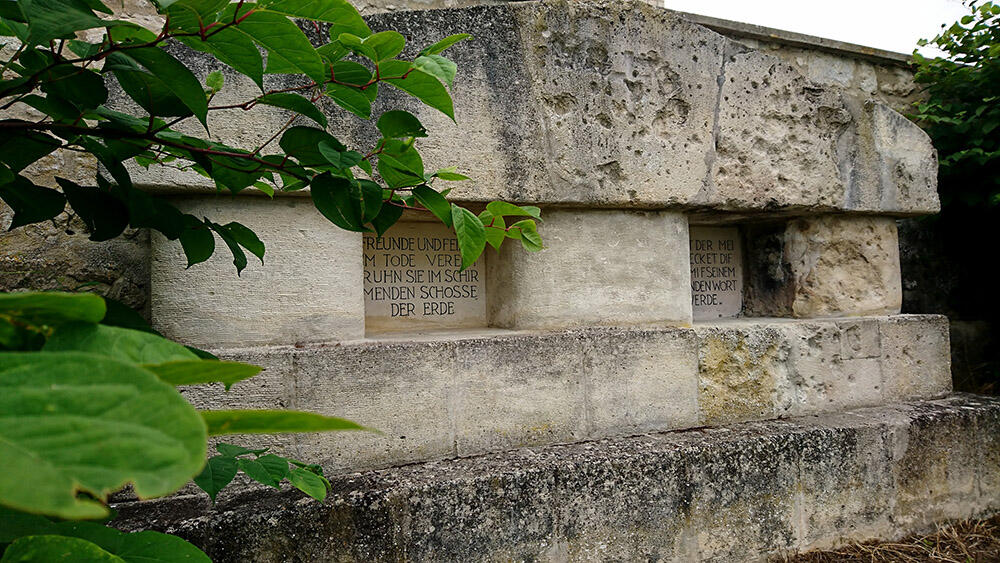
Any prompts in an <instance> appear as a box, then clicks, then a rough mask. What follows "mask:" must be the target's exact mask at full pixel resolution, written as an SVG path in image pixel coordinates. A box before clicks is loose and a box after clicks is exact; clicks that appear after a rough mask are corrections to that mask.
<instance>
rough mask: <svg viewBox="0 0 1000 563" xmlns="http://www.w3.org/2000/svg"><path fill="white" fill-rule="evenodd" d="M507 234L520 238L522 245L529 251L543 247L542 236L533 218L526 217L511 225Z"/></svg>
mask: <svg viewBox="0 0 1000 563" xmlns="http://www.w3.org/2000/svg"><path fill="white" fill-rule="evenodd" d="M507 236H508V237H509V238H516V239H518V240H520V241H521V246H523V247H524V249H525V250H527V251H528V252H538V251H539V250H541V249H542V248H543V246H542V237H541V236H539V235H538V230H537V227H536V226H535V221H534V220H532V219H525V220H524V221H518V222H517V223H514V224H513V225H511V226H510V228H509V229H508V230H507Z"/></svg>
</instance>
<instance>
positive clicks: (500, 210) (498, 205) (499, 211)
mask: <svg viewBox="0 0 1000 563" xmlns="http://www.w3.org/2000/svg"><path fill="white" fill-rule="evenodd" d="M486 210H487V211H489V212H490V213H491V214H492V215H493V216H494V217H504V216H515V217H534V218H535V219H539V218H540V217H541V215H542V211H541V209H539V208H537V207H534V206H532V205H525V206H524V207H520V206H517V205H514V204H512V203H507V202H505V201H491V202H490V203H488V204H486Z"/></svg>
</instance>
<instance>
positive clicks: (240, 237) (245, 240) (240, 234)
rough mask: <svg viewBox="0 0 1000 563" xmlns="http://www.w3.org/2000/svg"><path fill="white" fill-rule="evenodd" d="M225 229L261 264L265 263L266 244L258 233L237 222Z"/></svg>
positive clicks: (229, 224) (227, 224)
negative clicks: (258, 236)
mask: <svg viewBox="0 0 1000 563" xmlns="http://www.w3.org/2000/svg"><path fill="white" fill-rule="evenodd" d="M224 227H225V228H226V229H227V230H228V231H229V234H230V236H232V237H233V239H235V240H236V242H238V243H240V246H242V247H243V248H245V249H247V250H249V251H250V253H251V254H253V255H254V256H256V257H257V259H259V260H260V263H261V264H263V263H264V251H265V249H264V243H263V242H261V241H260V239H259V238H257V233H255V232H253V231H252V230H250V229H249V228H248V227H246V226H244V225H242V224H240V223H237V222H235V221H233V222H231V223H226V224H225V225H224Z"/></svg>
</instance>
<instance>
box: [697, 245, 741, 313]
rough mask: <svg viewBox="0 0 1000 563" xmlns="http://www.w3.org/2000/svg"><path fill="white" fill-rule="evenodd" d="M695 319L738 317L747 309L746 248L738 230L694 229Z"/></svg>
mask: <svg viewBox="0 0 1000 563" xmlns="http://www.w3.org/2000/svg"><path fill="white" fill-rule="evenodd" d="M691 306H692V312H693V315H694V320H696V321H703V320H709V319H718V318H722V317H735V316H737V315H739V314H740V310H741V309H742V308H743V249H742V248H741V247H740V236H739V231H738V230H737V228H736V227H697V226H693V227H691Z"/></svg>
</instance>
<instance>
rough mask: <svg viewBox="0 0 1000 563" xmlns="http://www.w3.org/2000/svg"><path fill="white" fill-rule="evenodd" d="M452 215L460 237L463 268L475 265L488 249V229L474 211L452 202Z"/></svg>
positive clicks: (456, 231) (459, 245) (456, 232)
mask: <svg viewBox="0 0 1000 563" xmlns="http://www.w3.org/2000/svg"><path fill="white" fill-rule="evenodd" d="M451 217H452V222H453V223H454V225H455V236H456V237H458V249H459V251H460V252H461V253H462V269H463V270H464V269H466V268H468V267H469V266H471V265H473V264H474V263H475V262H476V260H477V259H478V258H479V256H480V255H482V253H483V250H485V249H486V229H485V228H484V227H483V224H482V222H480V221H479V217H476V215H475V214H474V213H472V212H471V211H469V210H468V209H465V208H464V207H459V206H457V205H455V204H451Z"/></svg>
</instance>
